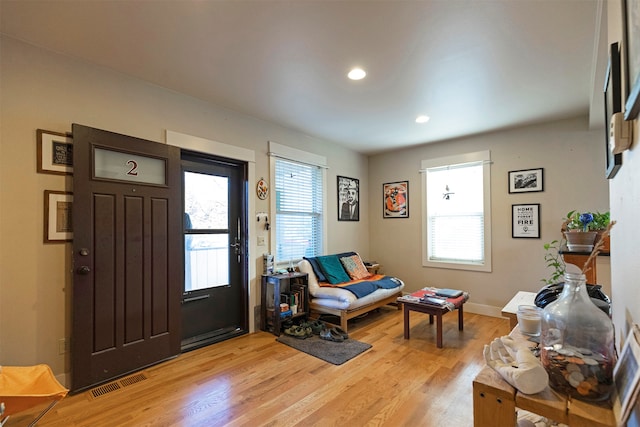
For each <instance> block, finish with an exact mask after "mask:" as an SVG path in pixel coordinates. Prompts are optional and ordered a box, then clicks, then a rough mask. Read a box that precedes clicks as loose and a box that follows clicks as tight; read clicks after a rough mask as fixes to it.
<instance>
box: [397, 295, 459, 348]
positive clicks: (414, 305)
mask: <svg viewBox="0 0 640 427" xmlns="http://www.w3.org/2000/svg"><path fill="white" fill-rule="evenodd" d="M465 302H466V301H465ZM398 303H401V304H402V310H403V312H404V338H405V339H407V340H408V339H409V329H410V325H409V312H410V311H417V312H420V313H426V314H428V315H429V324H430V325H433V316H435V317H436V344H437V346H438V348H442V316H444V315H445V314H447V313H449V309H448V308H446V307H440V306H437V305H431V304H425V303H421V302H412V301H403V300H401V299H398ZM463 306H464V302H463V303H461V304H460V306H459V307H457V308H456V310H458V330H460V331H462V330H463V329H464V310H463V308H462V307H463Z"/></svg>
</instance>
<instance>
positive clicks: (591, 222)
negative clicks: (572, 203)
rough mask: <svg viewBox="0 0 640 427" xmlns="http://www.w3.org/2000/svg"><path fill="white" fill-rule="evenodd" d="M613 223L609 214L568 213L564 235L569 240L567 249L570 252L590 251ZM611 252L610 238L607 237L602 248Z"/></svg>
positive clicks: (564, 225)
mask: <svg viewBox="0 0 640 427" xmlns="http://www.w3.org/2000/svg"><path fill="white" fill-rule="evenodd" d="M610 222H611V218H610V214H609V212H608V211H607V212H603V213H601V212H595V213H594V212H583V213H580V212H578V211H575V210H573V211H570V212H569V213H567V217H566V218H565V222H564V224H563V230H562V231H563V233H564V235H565V238H566V239H567V248H568V249H569V250H570V251H574V250H575V251H590V250H592V249H593V245H594V243H596V242H598V241H600V239H601V238H602V232H603V231H604V230H606V228H607V226H608V225H609V223H610ZM602 250H603V251H605V252H608V251H609V236H608V235H607V236H606V237H605V242H604V245H603V247H602Z"/></svg>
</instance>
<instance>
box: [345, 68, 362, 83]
mask: <svg viewBox="0 0 640 427" xmlns="http://www.w3.org/2000/svg"><path fill="white" fill-rule="evenodd" d="M366 75H367V73H366V72H365V71H364V70H363V69H362V68H354V69H352V70H351V71H349V74H347V76H348V77H349V78H350V79H351V80H362V79H364V77H365V76H366Z"/></svg>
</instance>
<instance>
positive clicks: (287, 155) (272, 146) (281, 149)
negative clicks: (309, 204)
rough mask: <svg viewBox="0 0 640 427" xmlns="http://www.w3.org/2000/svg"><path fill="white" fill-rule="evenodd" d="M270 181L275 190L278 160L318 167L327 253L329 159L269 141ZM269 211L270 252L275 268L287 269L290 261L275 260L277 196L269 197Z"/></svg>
mask: <svg viewBox="0 0 640 427" xmlns="http://www.w3.org/2000/svg"><path fill="white" fill-rule="evenodd" d="M268 155H269V181H270V182H271V187H272V188H273V189H275V183H276V159H277V158H280V159H283V160H289V161H291V162H296V163H303V164H307V165H311V166H317V167H319V168H320V169H321V172H322V178H321V180H322V188H323V192H322V247H321V252H322V254H324V253H326V247H327V158H326V157H325V156H320V155H318V154H314V153H309V152H307V151H303V150H299V149H297V148H293V147H288V146H286V145H282V144H278V143H277V142H273V141H269V153H268ZM269 199H270V201H269V211H270V212H271V214H270V216H271V220H270V221H269V224H270V226H271V227H270V228H271V230H270V235H271V236H273V238H272V239H270V242H269V251H270V253H271V254H273V255H274V266H275V267H276V269H278V268H283V267H287V266H288V263H289V260H278V259H275V254H276V247H277V242H276V236H277V230H276V227H277V225H276V197H275V194H271V196H270V197H269Z"/></svg>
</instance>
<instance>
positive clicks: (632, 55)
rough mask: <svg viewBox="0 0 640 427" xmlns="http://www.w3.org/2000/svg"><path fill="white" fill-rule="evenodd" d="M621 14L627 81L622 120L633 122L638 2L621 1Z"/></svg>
mask: <svg viewBox="0 0 640 427" xmlns="http://www.w3.org/2000/svg"><path fill="white" fill-rule="evenodd" d="M622 14H623V16H622V25H623V27H624V28H623V31H622V33H623V37H624V49H625V64H626V67H625V69H626V70H625V71H626V81H627V88H626V94H627V100H626V101H625V108H624V109H625V111H624V119H625V120H634V119H637V118H638V116H639V115H640V114H639V113H640V2H639V1H637V0H623V2H622Z"/></svg>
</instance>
